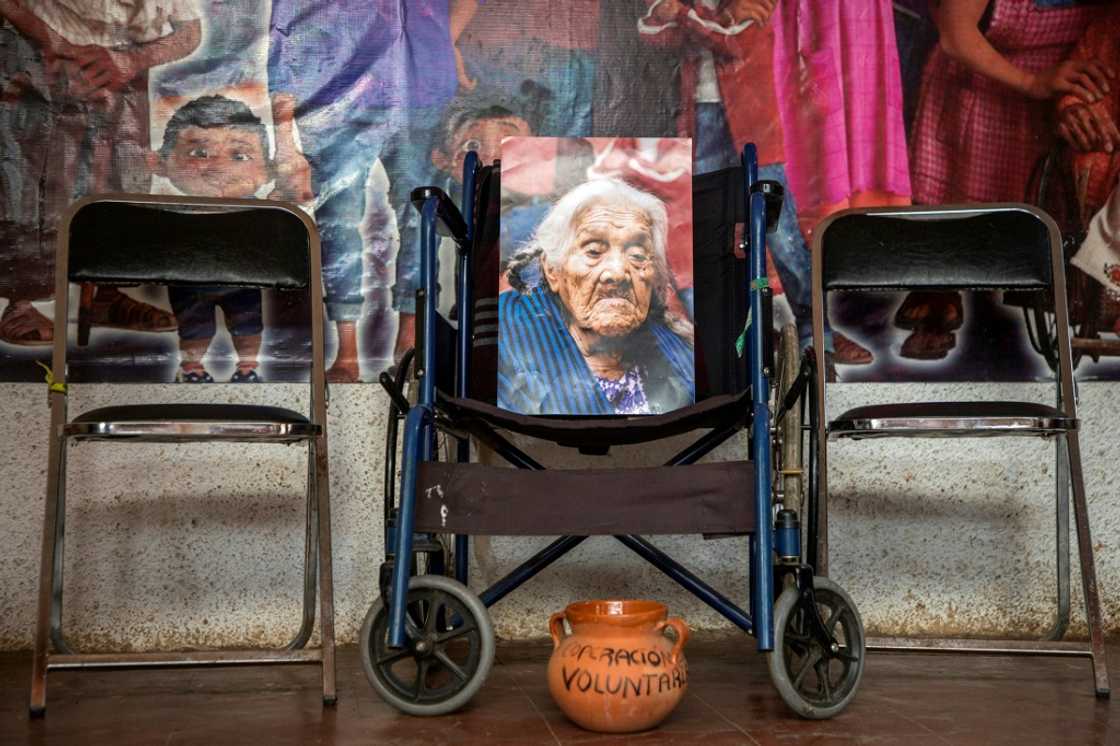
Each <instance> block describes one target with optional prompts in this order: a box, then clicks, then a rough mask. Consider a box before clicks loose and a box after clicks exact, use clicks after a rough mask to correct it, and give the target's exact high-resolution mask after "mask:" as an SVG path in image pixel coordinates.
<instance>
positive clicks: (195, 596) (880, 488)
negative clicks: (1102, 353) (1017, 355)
mask: <svg viewBox="0 0 1120 746" xmlns="http://www.w3.org/2000/svg"><path fill="white" fill-rule="evenodd" d="M1026 389H1027V394H1028V395H1030V396H1033V397H1034V398H1036V399H1037V400H1038V401H1048V400H1049V398H1050V397H1051V396H1052V392H1053V386H1052V385H1050V384H1038V385H1031V386H1028V387H1026ZM270 390H271V391H272V394H271V397H269V396H266V394H267V393H268V392H269V391H270ZM1116 391H1117V389H1116V387H1115V385H1112V384H1103V383H1102V384H1083V385H1082V386H1081V397H1082V398H1081V415H1082V419H1083V426H1082V448H1083V451H1084V458H1085V469H1086V484H1087V488H1088V497H1089V511H1090V515H1091V519H1092V522H1093V532H1094V533H1093V539H1094V544H1095V545H1096V547H1097V563H1098V575H1099V581H1100V585H1101V591H1102V595H1103V600H1104V614H1105V624H1106V627H1107V629H1108V630H1109V631H1111V632H1113V633H1116V632H1120V500H1117V499H1116V498H1117V496H1118V492H1120V480H1118V478H1117V470H1116V464H1117V463H1118V462H1120V396H1117V395H1116ZM206 392H207V394H208V395H211V396H214V397H215V400H220V401H229V402H246V403H248V402H265V401H270V402H277V403H284V404H287V405H290V406H293V407H295V406H305V404H306V399H305V397H306V394H307V388H306V387H305V386H289V387H284V388H283V389H282V390H280V392H279V394H277V393H276V392H277V389H274V388H272V387H268V388H264V389H261V388H256V387H252V386H229V385H224V386H210V387H206ZM198 395H199V388H197V387H187V386H107V385H89V386H85V387H76V388H75V390H74V394H73V395H72V397H71V398H72V401H71V407H72V411H80V410H82V409H86V408H90V407H94V406H99V405H103V404H106V403H109V402H113V401H120V400H121V399H122V398H124V399H127V400H130V401H145V400H147V401H153V400H160V399H162V400H175V401H179V400H187V398H188V397H196V396H198ZM1021 395H1023V387H1019V386H1002V385H985V386H980V387H976V386H965V385H958V386H952V385H936V386H934V385H924V386H913V385H909V386H904V385H895V384H879V385H845V386H840V387H837V388H835V389H832V390H831V397H830V398H831V401H830V405H831V406H830V408H832V409H833V410H835V411H837V412H838V411H840V410H842V409H845V408H848V407H851V406H856V405H859V404H863V403H869V402H875V401H879V402H884V401H892V400H906V399H908V398H919V397H921V398H926V399H954V398H961V397H977V396H980V397H987V398H1008V397H1015V396H1021ZM331 396H332V400H331V407H330V463H331V497H332V503H333V511H334V520H333V528H334V554H335V559H334V573H335V599H336V600H335V605H336V613H337V620H336V624H337V634H338V639H339V641H340V642H341V643H348V642H354V641H355V639H356V635H357V631H358V627H359V626H360V624H361V620H362V617H363V616H364V614H365V612H366V609H367V608H368V606H369V604H370V603H371V602H372V600H373V597H374V594H375V593H376V578H377V575H376V573H377V566H378V563H379V562H380V560H381V552H382V545H383V544H382V542H383V536H382V525H381V480H382V455H383V449H384V446H383V442H384V441H383V438H384V435H383V434H384V430H385V409H386V401H385V396H384V394H383V392H382V391H381V389H380V388H379V387H377V386H373V385H366V386H335V387H334V388H332V391H331ZM0 397H2V401H3V402H4V412H5V416H4V417H3V418H2V419H0V443H3V444H4V449H5V455H4V458H2V459H0V480H2V481H0V484H4V485H5V486H6V489H5V490H4V491H3V493H0V522H2V525H3V532H2V535H3V538H4V541H3V545H2V548H0V649H27V648H29V647H30V646H31V640H32V633H33V628H34V610H35V596H36V583H37V577H38V564H39V541H40V531H41V525H42V516H43V493H44V489H45V469H46V450H47V448H46V436H47V427H48V420H49V417H48V410H47V407H46V405H45V400H46V392H45V390H44V387H43V386H39V385H28V384H2V385H0ZM676 446H679V443H677V442H675V443H662V444H658V446H657V447H656V448H650V449H640V448H627V449H621V450H619V451H618V452H617V453H616V454H615V455H614V458H613V460H614V461H615V463H619V464H621V463H625V464H631V465H633V464H639V463H647V462H655V461H657V460H658V457H662V456H667V455H669V454H670V453H671V452H673V451H674V450H675V449H676ZM744 448H745V442H742V441H739V442H734V443H731V444H728V445H726V446H724V448H722V449H721V450H720V451H719V452H717V453H716V454H714V455H713V458H720V457H724V458H728V457H742V455H743V454H742V451H743V449H744ZM533 452H534V453H537V454H540V456H541V458H542V459H546V460H547V462H548V463H552V464H564V465H575V464H577V463H586V462H588V461H591V462H598V463H602V460H601V459H596V458H581V457H578V456H577V455H574V454H570V453H566V452H564V453H557V452H556V451H555V450H554V449H549V448H541V447H537V448H534V449H533ZM830 453H831V464H830V467H831V468H830V478H831V486H832V492H833V494H832V503H831V505H832V547H833V552H832V575H833V577H834V578H835V579H836V580H837V581H838V582H840V583H841V584H842V585H843V586H845V587H846V588H847V589H848V590H849V592H850V593H851V594H852V596H853V597H854V598H855V599H856V601H857V602H858V603H859V606H860V610H861V612H862V614H863V618H864V621H865V624H866V625H867V627H868V628H869V629H870V630H873V631H875V632H878V633H888V634H923V633H930V634H940V633H950V634H970V635H972V634H976V635H983V634H1011V635H1016V636H1031V635H1037V634H1040V633H1041V632H1043V631H1044V630H1045V629H1046V628H1047V627H1048V625H1049V623H1050V615H1051V613H1052V611H1051V609H1052V604H1053V601H1052V598H1053V595H1054V591H1053V572H1054V549H1053V539H1054V535H1053V531H1054V529H1053V525H1054V517H1053V516H1054V508H1053V481H1054V447H1053V445H1052V444H1051V443H1044V442H1041V441H1033V440H1025V439H1024V440H1018V439H1016V440H973V441H932V440H927V441H893V442H892V441H879V442H874V441H864V442H858V443H839V444H834V445H833V448H832V450H831V451H830ZM303 459H304V451H303V450H302V448H301V447H295V446H293V447H281V446H272V447H263V446H236V447H229V446H217V445H194V446H169V445H161V444H147V445H132V446H127V445H117V444H99V443H87V444H82V445H80V446H77V447H76V448H75V449H74V450H73V451H72V452H71V460H70V463H69V485H70V487H69V490H70V492H69V494H70V504H69V509H68V511H67V519H68V520H67V545H66V607H65V625H66V628H67V630H68V634H69V637H70V639H71V640H72V642H73V643H74V644H75V645H76V646H79V647H81V648H83V649H88V650H116V649H144V648H151V647H163V648H171V647H188V646H220V645H236V644H242V643H249V644H261V645H264V644H279V643H282V642H284V641H285V640H286V639H287V638H289V637H290V636H291V634H292V633H293V631H294V630H295V628H296V626H297V621H298V620H297V617H298V609H299V604H300V591H299V589H300V563H301V561H302V556H303V552H302V541H303V526H302V515H303V513H302V511H303V499H304V498H303V480H304V474H305V472H304V461H303ZM654 540H655V542H656V543H657V545H658V546H660V547H662V548H663V549H665V550H666V551H667V552H669V553H670V554H672V555H674V556H675V557H677V558H678V559H680V560H681V561H683V562H684V563H685V564H687V565H688V566H689V567H690V568H691V569H693V570H694V571H695V572H697V573H698V574H700V575H701V576H703V577H705V578H707V579H709V581H710V582H712V584H713V585H715V586H716V587H717V588H719V589H720V590H722V591H723V592H724V593H726V594H727V595H728V596H730V597H732V598H734V599H737V600H738V601H740V602H741V603H743V605H745V603H746V600H745V599H746V592H747V580H746V577H747V574H746V559H745V558H746V540H745V539H722V540H714V541H705V540H703V539H700V538H698V537H676V536H674V537H656V538H655V539H654ZM548 541H549V539H548V538H545V537H540V538H521V539H512V538H494V539H480V540H477V541H475V542H474V547H473V551H472V567H473V573H472V575H473V576H472V586H474V587H475V589H476V590H478V589H481V588H482V587H484V586H485V585H486V584H487V583H489V582H490V581H493V580H494V579H496V578H497V577H499V576H500V575H501V574H502V573H504V572H506V571H507V570H509V569H510V568H512V567H513V566H514V565H516V564H517V563H519V562H520V561H521V560H523V559H524V558H525V557H526V556H528V554H530V553H531V552H533V551H535V550H536V549H537V548H539V547H540V546H542V545H544V544H545V543H547V542H548ZM1074 546H1076V545H1074ZM1074 556H1075V562H1076V552H1075V554H1074ZM1075 571H1076V565H1075ZM1073 593H1074V626H1073V630H1072V632H1073V634H1083V633H1084V614H1083V613H1082V612H1081V610H1080V605H1081V589H1080V583H1079V582H1078V580H1077V578H1076V576H1075V577H1074V581H1073ZM609 596H613V597H627V598H635V597H648V598H655V599H658V600H660V601H663V602H665V603H667V604H668V605H669V607H670V609H671V611H672V613H673V614H675V615H680V616H683V617H685V619H687V620H688V622H689V624H690V625H692V626H693V627H695V628H698V629H701V630H711V631H716V630H721V629H722V630H728V631H730V630H731V628H730V625H728V624H727V623H726V622H725V621H724V620H723V619H722V618H721V617H719V616H718V615H717V614H715V613H714V612H712V611H711V610H709V609H708V608H707V607H706V606H704V605H703V604H701V603H700V602H699V601H697V600H695V599H694V598H693V597H692V596H691V595H689V594H687V593H686V592H685V591H683V590H681V589H679V588H678V587H676V586H675V585H674V584H673V583H672V582H671V581H669V580H668V579H667V578H665V577H664V576H663V575H662V574H661V573H660V572H658V571H657V570H655V569H654V568H653V567H651V566H649V565H646V564H645V563H643V562H642V561H641V560H640V559H639V558H638V557H637V556H635V555H633V554H632V553H630V552H629V551H628V550H626V549H625V548H624V547H622V546H621V545H620V544H618V543H617V542H615V541H613V540H611V539H608V538H593V539H591V540H589V541H587V542H585V543H584V544H583V545H581V546H579V547H577V548H576V550H574V551H573V552H572V553H571V554H570V555H569V556H568V557H567V558H565V559H563V560H561V561H560V562H558V563H556V564H555V565H553V566H552V567H550V568H549V569H548V570H546V571H544V572H543V573H542V574H541V575H540V576H538V578H537V579H535V580H534V581H533V582H531V583H529V584H528V585H526V586H524V587H523V588H522V589H521V590H519V591H518V592H516V593H514V594H513V595H511V596H509V597H508V598H507V599H505V600H503V601H502V602H500V603H499V604H498V605H497V606H496V607H494V608H493V610H492V611H493V615H494V620H495V623H496V626H497V630H498V634H499V635H500V636H501V637H502V638H506V639H511V638H512V639H519V638H540V637H543V636H545V635H546V634H547V620H548V615H549V614H550V613H551V612H553V611H556V610H558V609H561V608H563V607H564V606H565V605H566V604H567V603H569V602H570V601H572V600H576V599H586V598H595V597H609Z"/></svg>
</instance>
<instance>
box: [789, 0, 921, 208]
mask: <svg viewBox="0 0 1120 746" xmlns="http://www.w3.org/2000/svg"><path fill="white" fill-rule="evenodd" d="M772 22H773V23H774V37H775V39H774V81H775V87H776V88H777V91H778V110H779V113H780V116H781V120H782V129H783V131H784V136H785V151H786V171H787V175H788V177H789V181H790V187H791V188H792V190H793V193H794V199H795V200H796V202H797V209H798V212H799V213H806V214H807V215H808V216H811V219H813V220H815V219H819V218H820V217H824V215H825V214H827V213H828V212H829V211H831V210H834V209H839V208H841V207H845V206H847V205H848V204H868V203H869V202H889V203H895V204H897V203H899V202H907V201H908V199H909V196H910V174H909V168H908V164H907V157H906V131H905V127H904V124H903V120H902V81H901V78H900V73H899V63H898V47H897V43H896V41H895V35H894V15H893V10H892V6H891V2H890V0H842V1H841V2H832V1H829V2H821V1H820V0H782V2H780V3H778V8H777V10H776V11H775V12H774V16H773V18H772ZM860 195H863V196H865V197H868V196H871V198H870V199H859V196H860ZM803 224H804V223H803Z"/></svg>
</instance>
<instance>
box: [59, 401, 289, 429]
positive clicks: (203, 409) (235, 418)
mask: <svg viewBox="0 0 1120 746" xmlns="http://www.w3.org/2000/svg"><path fill="white" fill-rule="evenodd" d="M73 421H74V422H76V423H79V422H281V423H290V424H297V423H306V422H307V421H308V420H307V416H306V415H302V414H300V413H299V412H293V411H292V410H290V409H284V408H283V407H268V406H259V405H256V404H129V405H123V406H116V407H101V408H100V409H91V410H90V411H88V412H83V413H82V414H81V415H79V416H77V417H75V418H74V420H73Z"/></svg>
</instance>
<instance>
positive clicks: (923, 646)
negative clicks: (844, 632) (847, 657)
mask: <svg viewBox="0 0 1120 746" xmlns="http://www.w3.org/2000/svg"><path fill="white" fill-rule="evenodd" d="M867 649H868V650H889V651H895V652H914V653H949V652H953V653H981V654H988V655H1066V656H1084V657H1086V658H1091V657H1092V656H1093V650H1092V648H1091V647H1090V646H1089V643H1088V642H1072V641H1069V642H1058V641H1052V640H978V639H975V638H936V639H934V638H921V637H868V638H867Z"/></svg>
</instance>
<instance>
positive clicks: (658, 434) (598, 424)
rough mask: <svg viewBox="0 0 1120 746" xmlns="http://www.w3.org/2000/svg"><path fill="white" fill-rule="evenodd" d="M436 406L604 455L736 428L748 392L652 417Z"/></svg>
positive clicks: (458, 416) (745, 414) (448, 401)
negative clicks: (676, 437) (691, 434)
mask: <svg viewBox="0 0 1120 746" xmlns="http://www.w3.org/2000/svg"><path fill="white" fill-rule="evenodd" d="M439 402H440V407H441V408H442V409H444V411H446V412H448V413H449V414H451V415H452V417H453V419H454V420H455V422H456V424H457V425H460V426H462V427H464V428H466V429H468V430H473V427H472V426H477V425H483V424H484V425H486V426H488V427H496V428H501V429H503V430H510V431H512V432H515V433H520V434H522V435H529V436H532V437H534V438H538V439H540V440H549V441H552V442H553V443H556V444H558V445H561V446H567V447H570V448H580V449H581V450H583V451H595V452H603V453H605V452H606V450H605V449H609V448H610V447H611V446H620V445H634V444H636V443H648V442H650V441H654V440H661V439H662V438H668V437H672V436H674V435H681V434H683V433H687V432H690V431H692V430H698V429H701V428H713V429H722V428H725V427H742V426H744V425H745V424H747V423H749V421H750V410H751V398H750V390H749V389H748V390H746V391H743V392H741V393H739V394H722V395H719V396H713V397H711V398H709V399H705V400H704V401H701V402H698V403H696V404H693V405H691V406H688V407H683V408H681V409H675V410H673V411H672V412H666V413H665V414H655V415H640V416H632V417H631V416H626V415H614V416H609V415H608V416H604V415H596V416H594V417H563V416H551V417H550V416H542V415H525V414H519V413H517V412H511V411H509V410H506V409H501V408H499V407H496V406H494V405H492V404H487V403H486V402H482V401H479V400H477V399H460V398H456V397H446V396H443V395H440V398H439Z"/></svg>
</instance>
